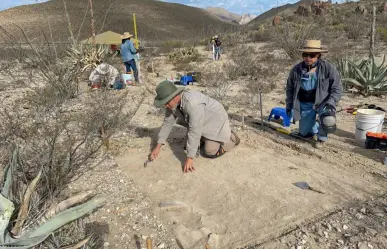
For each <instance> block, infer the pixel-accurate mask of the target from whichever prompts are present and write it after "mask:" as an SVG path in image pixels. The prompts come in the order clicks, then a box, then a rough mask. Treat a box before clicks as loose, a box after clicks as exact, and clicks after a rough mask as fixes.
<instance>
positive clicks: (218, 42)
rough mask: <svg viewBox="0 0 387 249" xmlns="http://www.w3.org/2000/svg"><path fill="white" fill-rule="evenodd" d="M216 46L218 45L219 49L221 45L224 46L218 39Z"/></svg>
mask: <svg viewBox="0 0 387 249" xmlns="http://www.w3.org/2000/svg"><path fill="white" fill-rule="evenodd" d="M215 45H216V46H217V47H220V45H222V43H221V42H220V41H219V40H218V39H216V40H215Z"/></svg>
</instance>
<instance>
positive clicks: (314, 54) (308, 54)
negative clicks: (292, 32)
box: [302, 53, 318, 58]
mask: <svg viewBox="0 0 387 249" xmlns="http://www.w3.org/2000/svg"><path fill="white" fill-rule="evenodd" d="M317 55H318V53H302V57H304V58H306V57H309V58H316V57H317Z"/></svg>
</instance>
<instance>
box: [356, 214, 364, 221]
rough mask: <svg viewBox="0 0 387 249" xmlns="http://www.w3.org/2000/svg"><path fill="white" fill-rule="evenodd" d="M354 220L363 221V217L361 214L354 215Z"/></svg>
mask: <svg viewBox="0 0 387 249" xmlns="http://www.w3.org/2000/svg"><path fill="white" fill-rule="evenodd" d="M355 217H356V219H359V220H362V219H364V216H363V215H362V214H361V213H357V214H355Z"/></svg>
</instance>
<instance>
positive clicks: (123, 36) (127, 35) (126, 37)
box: [121, 32, 133, 39]
mask: <svg viewBox="0 0 387 249" xmlns="http://www.w3.org/2000/svg"><path fill="white" fill-rule="evenodd" d="M131 37H133V35H131V34H130V33H129V32H124V34H123V35H121V39H129V38H131Z"/></svg>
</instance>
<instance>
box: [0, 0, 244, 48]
mask: <svg viewBox="0 0 387 249" xmlns="http://www.w3.org/2000/svg"><path fill="white" fill-rule="evenodd" d="M66 2H67V9H68V13H69V16H70V19H71V25H72V30H73V32H74V35H75V36H77V33H78V29H79V27H80V26H81V23H82V20H83V19H84V16H85V11H86V10H87V9H88V6H87V1H79V0H66ZM111 3H112V4H111ZM111 3H110V2H108V1H105V0H94V16H95V20H96V31H97V33H99V31H101V32H104V31H107V30H111V31H114V32H117V33H123V32H125V31H130V32H132V33H133V20H132V13H133V12H135V13H136V17H137V26H138V33H139V36H140V38H141V39H145V40H171V39H191V38H193V37H195V38H204V37H205V36H207V35H209V34H211V33H212V32H213V31H214V30H219V31H220V30H222V29H223V30H224V29H230V28H233V27H235V26H236V25H234V24H231V23H229V22H224V21H222V20H220V19H219V18H217V17H215V16H213V15H211V14H210V13H208V12H207V11H206V10H204V9H199V8H194V7H189V6H185V5H181V4H174V3H165V2H160V1H155V0H130V1H127V0H115V1H111ZM106 14H107V15H106ZM105 15H106V21H105V22H104V18H105ZM103 23H104V24H103ZM49 24H50V26H51V29H52V31H53V37H54V40H55V41H62V42H63V41H68V40H69V31H68V30H69V29H68V25H67V22H66V16H65V11H64V7H63V1H62V0H51V1H49V2H45V3H39V4H33V5H27V6H20V7H16V8H11V9H8V10H5V11H1V12H0V25H1V26H3V27H5V28H7V29H8V30H13V31H16V30H17V28H16V26H15V25H17V26H20V27H21V28H23V29H24V30H25V31H26V33H27V35H28V36H29V37H31V38H37V37H39V38H40V39H41V38H42V37H43V36H42V31H43V32H44V33H45V34H47V35H48V34H49ZM89 27H90V13H89V12H88V13H87V15H86V18H85V22H84V25H83V28H82V29H81V32H80V37H79V38H80V39H85V38H88V37H90V36H91V32H90V28H89Z"/></svg>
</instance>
